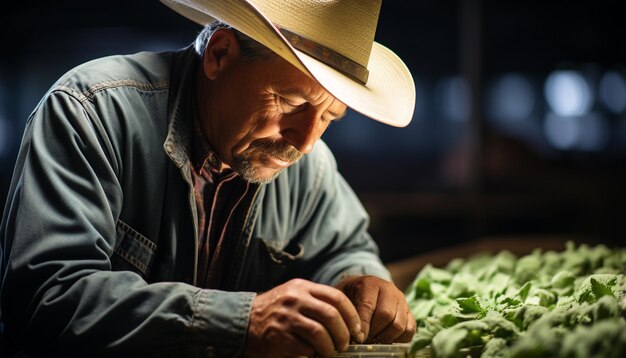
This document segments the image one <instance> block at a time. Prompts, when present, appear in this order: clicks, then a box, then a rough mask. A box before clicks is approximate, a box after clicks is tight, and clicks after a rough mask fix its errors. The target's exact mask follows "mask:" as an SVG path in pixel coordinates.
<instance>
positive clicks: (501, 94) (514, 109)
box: [488, 73, 535, 121]
mask: <svg viewBox="0 0 626 358" xmlns="http://www.w3.org/2000/svg"><path fill="white" fill-rule="evenodd" d="M488 106H489V107H488V108H489V114H490V116H491V118H493V119H496V120H504V121H521V120H524V119H527V118H528V117H529V116H530V114H531V113H532V111H533V109H534V108H535V94H534V91H533V87H532V84H531V83H530V81H529V80H528V79H527V78H526V77H524V76H522V75H520V74H513V73H512V74H507V75H504V76H502V77H501V78H500V79H498V80H497V81H496V82H495V83H494V85H493V87H492V88H491V91H490V92H489V104H488Z"/></svg>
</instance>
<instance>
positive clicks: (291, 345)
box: [272, 332, 316, 357]
mask: <svg viewBox="0 0 626 358" xmlns="http://www.w3.org/2000/svg"><path fill="white" fill-rule="evenodd" d="M281 346H282V347H281V349H280V350H279V351H280V354H279V353H277V352H274V353H272V355H273V356H279V355H280V356H283V357H315V353H316V352H315V349H313V346H311V344H310V343H309V342H308V341H307V340H305V339H303V338H302V337H300V335H298V334H297V333H296V332H293V334H289V336H288V337H287V338H286V339H285V340H284V341H283V342H281Z"/></svg>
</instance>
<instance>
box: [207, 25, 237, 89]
mask: <svg viewBox="0 0 626 358" xmlns="http://www.w3.org/2000/svg"><path fill="white" fill-rule="evenodd" d="M237 58H239V43H238V42H237V38H236V37H235V34H234V33H233V32H232V31H231V30H229V29H225V28H219V29H217V30H215V32H214V33H213V34H212V35H211V38H210V39H209V43H208V44H207V46H206V48H205V49H204V56H203V58H202V69H203V70H204V75H205V76H206V77H207V78H208V79H210V80H214V79H216V78H217V77H218V76H219V74H220V73H221V72H222V71H223V70H224V69H225V68H226V67H228V66H230V65H231V64H232V63H233V62H235V61H236V60H237Z"/></svg>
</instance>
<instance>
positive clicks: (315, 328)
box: [293, 316, 335, 357]
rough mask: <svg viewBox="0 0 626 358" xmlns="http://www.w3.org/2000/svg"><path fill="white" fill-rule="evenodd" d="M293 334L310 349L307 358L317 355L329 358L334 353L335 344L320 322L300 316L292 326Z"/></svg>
mask: <svg viewBox="0 0 626 358" xmlns="http://www.w3.org/2000/svg"><path fill="white" fill-rule="evenodd" d="M293 331H294V333H295V334H296V335H297V336H298V337H299V338H300V339H301V340H302V341H304V342H306V344H307V346H308V347H309V348H310V349H311V351H309V352H308V353H311V354H308V356H309V357H311V356H312V354H313V353H317V354H318V355H320V356H322V357H329V356H331V355H333V354H334V353H335V344H334V342H333V339H332V338H331V336H330V334H329V332H328V331H327V330H326V328H325V327H324V325H322V324H321V323H320V322H318V321H316V320H314V319H311V318H308V317H305V316H300V317H299V318H298V320H297V322H294V324H293Z"/></svg>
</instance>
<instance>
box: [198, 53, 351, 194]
mask: <svg viewBox="0 0 626 358" xmlns="http://www.w3.org/2000/svg"><path fill="white" fill-rule="evenodd" d="M214 84H215V85H217V86H213V88H217V89H218V90H217V91H215V90H212V91H211V93H210V94H209V95H210V96H211V97H212V100H211V102H212V103H213V104H214V105H215V106H216V108H215V109H208V111H211V115H210V118H209V121H210V123H209V124H208V127H207V126H206V125H203V127H204V128H205V132H207V136H208V137H209V141H210V143H211V144H212V145H213V146H214V148H215V150H216V151H217V153H218V155H219V156H220V158H221V160H222V161H223V162H224V163H225V164H227V165H229V166H230V167H231V168H233V169H234V170H235V171H237V172H238V173H239V174H240V175H241V176H242V177H243V178H244V179H245V180H247V181H250V182H256V183H264V182H269V181H271V180H272V179H274V178H275V177H276V176H277V175H278V174H279V173H280V172H281V171H282V170H283V169H285V168H287V167H288V166H290V165H291V164H293V163H295V162H296V161H297V160H299V159H300V158H301V157H302V155H304V154H306V153H308V152H310V151H311V150H312V149H313V145H314V144H315V142H316V141H317V140H318V139H319V138H320V137H321V136H322V134H323V133H324V131H325V130H326V128H328V125H329V124H330V122H332V121H333V120H337V119H338V118H340V117H342V116H343V115H344V114H345V111H346V105H344V104H343V103H342V102H340V101H339V100H337V99H336V98H334V97H333V96H332V95H331V94H330V93H328V92H327V91H326V90H325V89H324V88H323V87H322V86H320V85H319V84H318V83H317V81H315V80H313V79H311V78H310V77H308V76H306V75H305V74H304V73H302V72H300V71H299V70H298V69H296V68H295V67H294V66H292V65H291V64H289V63H288V62H287V61H285V60H283V59H282V58H279V57H277V58H276V59H275V60H272V61H269V62H267V61H253V62H246V61H242V60H239V59H237V60H236V61H233V62H231V63H230V66H228V67H227V68H225V69H224V70H223V71H222V72H221V73H220V75H219V76H218V77H217V78H216V79H215V83H214ZM207 129H208V130H207Z"/></svg>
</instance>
